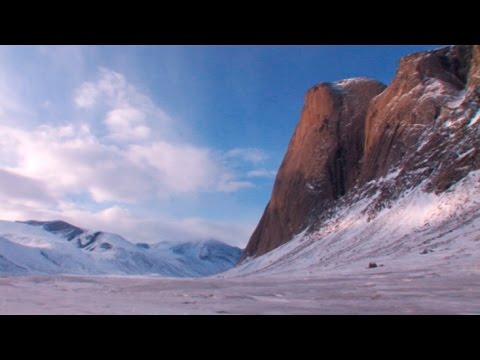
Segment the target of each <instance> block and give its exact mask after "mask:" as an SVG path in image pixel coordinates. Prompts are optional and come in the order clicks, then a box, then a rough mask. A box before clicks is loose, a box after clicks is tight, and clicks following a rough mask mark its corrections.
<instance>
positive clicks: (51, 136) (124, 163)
mask: <svg viewBox="0 0 480 360" xmlns="http://www.w3.org/2000/svg"><path fill="white" fill-rule="evenodd" d="M48 51H53V52H55V51H56V50H55V51H54V50H52V49H48ZM69 51H70V50H69ZM71 51H74V52H76V50H73V49H72V50H71ZM0 85H1V79H0ZM0 90H1V86H0ZM1 95H2V92H1V91H0V105H1V104H2V101H1V99H2V98H1ZM74 103H75V105H76V106H77V108H80V109H81V113H82V116H83V117H84V118H86V120H85V121H84V122H75V123H64V124H63V125H53V123H50V124H43V125H41V126H37V127H32V126H30V127H29V128H28V130H27V129H23V128H21V127H20V126H17V125H15V123H14V122H10V123H8V124H7V123H5V122H3V123H0V133H1V134H2V137H0V187H1V189H0V213H1V217H2V218H4V219H10V220H15V219H19V220H26V219H41V220H52V219H64V220H66V221H69V222H71V223H74V224H78V225H80V226H84V227H88V228H92V229H100V230H107V231H111V232H117V233H121V234H125V236H127V237H128V238H129V239H131V240H133V241H135V240H137V239H138V240H139V241H140V240H141V241H147V240H151V241H160V240H189V239H206V238H216V239H219V240H223V241H227V242H230V243H232V241H233V243H236V244H240V245H243V244H244V243H245V242H246V241H247V240H248V237H249V235H250V234H249V232H250V230H251V229H250V228H251V226H250V225H248V226H243V225H242V226H239V225H235V224H234V222H232V223H222V222H211V221H206V220H202V219H198V218H188V219H178V218H169V217H165V216H162V215H159V214H156V215H154V214H153V212H152V213H148V216H143V217H139V216H137V215H136V214H134V213H132V212H131V210H129V206H130V205H129V204H130V203H137V204H138V203H140V204H141V203H142V201H146V200H149V199H151V198H157V199H158V201H163V200H164V199H166V198H171V197H175V196H178V195H184V194H189V195H190V194H192V195H193V194H195V193H198V192H226V193H229V192H235V191H239V190H242V189H247V188H252V187H254V186H255V185H254V184H253V183H252V182H250V181H245V180H243V179H241V178H239V177H238V176H237V175H236V173H235V172H234V170H233V168H235V164H234V163H235V162H238V161H243V162H246V163H253V164H255V163H259V162H262V161H264V160H265V159H267V156H266V154H265V153H264V152H263V151H261V150H259V149H254V148H247V149H241V148H235V149H232V150H230V151H227V152H221V151H218V150H215V149H212V148H207V147H201V146H196V145H194V144H189V143H186V142H185V141H182V142H180V141H178V139H176V138H175V136H174V135H172V134H174V133H175V128H176V127H177V126H179V125H178V122H177V121H173V119H172V118H171V117H170V116H169V115H168V114H167V112H166V111H164V110H163V109H161V108H160V107H158V106H157V105H156V104H155V103H154V102H153V101H152V100H151V99H150V97H148V96H147V95H145V94H144V93H142V92H141V91H139V90H138V89H137V88H136V87H134V86H133V85H131V84H130V83H128V81H127V80H126V79H125V77H124V76H123V75H121V74H119V73H117V72H114V71H112V70H108V69H100V71H99V74H98V77H97V79H96V80H94V81H87V82H83V83H82V84H81V85H80V86H79V87H78V88H77V90H76V91H75V95H74ZM51 105H52V104H51V103H50V102H45V103H44V104H43V105H40V106H51ZM8 110H10V108H9V109H8ZM0 112H1V109H0ZM99 114H100V115H99ZM98 116H100V118H101V119H102V120H103V121H102V122H101V123H100V124H101V125H102V126H103V128H101V129H99V128H98V125H93V122H92V121H90V123H89V122H88V120H89V119H92V120H94V119H96V118H97V119H98ZM247 176H248V175H247ZM250 177H254V176H250ZM87 195H88V196H89V197H90V199H89V198H88V196H87ZM72 196H73V197H75V196H82V197H86V199H85V201H86V204H87V205H84V207H80V206H79V204H77V203H74V202H72V201H70V200H67V199H69V198H71V197H72ZM92 200H93V201H92ZM106 202H112V203H113V204H105V203H106ZM99 204H100V205H99ZM98 206H105V208H104V209H103V210H95V211H94V210H92V209H98ZM140 206H141V205H140Z"/></svg>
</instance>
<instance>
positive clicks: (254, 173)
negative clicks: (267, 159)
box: [247, 169, 277, 178]
mask: <svg viewBox="0 0 480 360" xmlns="http://www.w3.org/2000/svg"><path fill="white" fill-rule="evenodd" d="M276 175H277V172H276V171H275V170H266V169H255V170H250V171H248V172H247V177H248V178H256V177H264V178H273V177H275V176H276Z"/></svg>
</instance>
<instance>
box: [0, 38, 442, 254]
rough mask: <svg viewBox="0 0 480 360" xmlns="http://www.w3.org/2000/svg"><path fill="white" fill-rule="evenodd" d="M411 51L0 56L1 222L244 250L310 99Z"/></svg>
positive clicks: (233, 49) (204, 49) (51, 49)
mask: <svg viewBox="0 0 480 360" xmlns="http://www.w3.org/2000/svg"><path fill="white" fill-rule="evenodd" d="M437 47H439V46H437V45H435V46H433V45H431V46H430V45H424V46H422V45H415V46H345V45H339V46H260V45H256V46H0V219H2V220H31V219H35V220H64V221H68V222H70V223H73V224H75V225H77V226H81V227H84V228H88V229H92V230H103V231H110V232H114V233H118V234H120V235H122V236H124V237H125V238H127V239H128V240H130V241H132V242H147V243H155V242H159V241H166V240H168V241H189V240H202V239H212V238H213V239H217V240H221V241H224V242H226V243H229V244H232V245H235V246H239V247H244V246H245V245H246V243H247V242H248V239H249V237H250V235H251V233H252V232H253V230H254V228H255V226H256V225H257V223H258V221H259V219H260V217H261V214H262V212H263V210H264V208H265V206H266V204H267V203H268V200H269V198H270V194H271V191H272V186H273V182H274V179H275V174H276V171H277V169H278V167H279V166H280V163H281V161H282V158H283V156H284V154H285V151H286V149H287V146H288V142H289V140H290V137H291V136H292V134H293V131H294V129H295V126H296V124H297V122H298V119H299V116H300V112H301V109H302V106H303V99H304V94H305V93H306V91H307V90H308V89H309V88H310V87H312V86H314V85H315V84H317V83H319V82H331V81H336V80H341V79H345V78H351V77H357V76H362V77H371V78H374V79H377V80H380V81H382V82H383V83H385V84H388V83H389V82H390V81H391V80H392V78H393V76H394V74H395V71H396V68H397V65H398V61H399V59H400V58H401V57H402V56H405V55H408V54H410V53H412V52H415V51H423V50H428V49H432V48H437Z"/></svg>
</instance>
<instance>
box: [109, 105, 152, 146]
mask: <svg viewBox="0 0 480 360" xmlns="http://www.w3.org/2000/svg"><path fill="white" fill-rule="evenodd" d="M105 124H106V125H107V127H108V128H109V130H110V136H111V137H112V138H114V139H117V140H130V139H139V140H142V139H146V138H148V137H149V135H150V128H149V127H148V126H146V125H145V113H143V112H142V111H140V110H139V109H135V108H132V107H124V108H116V109H113V110H111V111H109V112H108V114H107V116H106V118H105Z"/></svg>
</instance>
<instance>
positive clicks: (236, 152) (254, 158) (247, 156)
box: [225, 148, 268, 164]
mask: <svg viewBox="0 0 480 360" xmlns="http://www.w3.org/2000/svg"><path fill="white" fill-rule="evenodd" d="M225 158H226V159H231V158H238V159H241V160H243V161H247V162H250V163H253V164H258V163H261V162H263V161H265V160H267V159H268V155H267V154H266V153H265V152H264V151H263V150H261V149H256V148H235V149H232V150H229V151H227V152H226V153H225Z"/></svg>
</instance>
